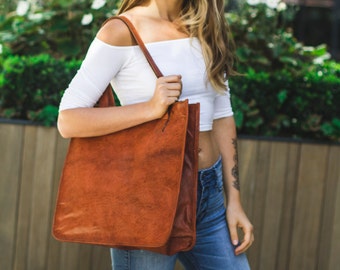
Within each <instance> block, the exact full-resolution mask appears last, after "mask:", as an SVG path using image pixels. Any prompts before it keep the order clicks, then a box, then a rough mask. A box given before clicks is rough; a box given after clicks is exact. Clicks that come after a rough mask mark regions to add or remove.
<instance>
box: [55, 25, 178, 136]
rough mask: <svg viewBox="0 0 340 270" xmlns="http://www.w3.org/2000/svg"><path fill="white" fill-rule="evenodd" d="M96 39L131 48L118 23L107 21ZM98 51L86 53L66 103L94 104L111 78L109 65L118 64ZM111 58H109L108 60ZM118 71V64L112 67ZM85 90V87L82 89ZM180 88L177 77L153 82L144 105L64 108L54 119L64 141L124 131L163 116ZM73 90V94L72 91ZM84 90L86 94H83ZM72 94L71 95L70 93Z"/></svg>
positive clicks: (124, 26) (125, 30) (124, 29)
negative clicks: (148, 97) (151, 94)
mask: <svg viewBox="0 0 340 270" xmlns="http://www.w3.org/2000/svg"><path fill="white" fill-rule="evenodd" d="M97 38H98V39H99V40H101V41H102V42H104V43H106V44H108V45H112V46H131V45H133V44H134V43H133V40H132V37H131V34H130V31H129V29H128V28H127V27H126V25H125V23H123V22H122V21H120V20H111V21H109V22H107V23H106V24H105V25H104V26H103V27H102V28H101V29H100V31H99V32H98V34H97ZM102 51H103V50H102V48H99V49H98V48H93V49H92V51H91V53H88V55H87V56H86V58H85V60H84V63H85V64H84V63H83V65H82V67H81V70H80V71H81V72H78V73H77V75H76V76H78V77H75V78H74V79H73V81H72V82H73V84H72V83H71V84H72V85H73V88H72V89H68V90H66V91H71V92H67V94H68V95H67V99H68V100H67V101H68V102H70V99H71V103H72V104H78V103H79V102H78V101H80V100H84V98H85V100H86V101H87V103H86V104H91V103H93V104H95V103H96V101H97V100H94V99H96V96H98V95H100V91H101V90H100V89H102V91H104V89H103V88H105V87H106V86H107V84H108V83H109V81H110V80H111V79H112V76H113V73H114V72H117V71H118V70H116V71H115V70H112V66H113V65H112V62H114V61H115V60H116V62H117V61H118V59H117V58H119V56H117V58H115V57H116V56H112V55H110V54H109V55H106V54H104V53H103V52H102ZM111 58H112V59H111ZM116 66H117V68H116V69H118V67H119V65H116ZM86 87H88V88H87V89H86ZM181 89H182V83H181V76H179V75H173V76H166V77H161V78H159V79H157V81H156V88H155V91H154V95H153V97H152V98H151V99H150V100H149V101H146V102H142V103H138V104H133V105H128V106H121V107H107V108H92V107H90V106H89V107H87V105H86V106H79V107H81V108H77V107H72V108H69V107H66V108H65V109H62V110H61V111H60V113H59V117H58V129H59V132H60V134H61V135H62V136H63V137H65V138H70V137H91V136H99V135H105V134H109V133H112V132H116V131H119V130H122V129H126V128H129V127H132V126H136V125H138V124H141V123H144V122H147V121H150V120H154V119H157V118H160V117H162V116H163V114H164V113H165V111H166V110H167V108H168V106H169V105H170V104H172V103H174V102H175V101H176V100H177V98H178V96H179V95H180V92H181ZM73 91H74V92H73ZM86 91H88V93H89V94H88V95H85V93H86ZM70 93H72V94H70Z"/></svg>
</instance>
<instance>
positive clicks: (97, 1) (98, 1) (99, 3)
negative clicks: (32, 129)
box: [91, 0, 106, 9]
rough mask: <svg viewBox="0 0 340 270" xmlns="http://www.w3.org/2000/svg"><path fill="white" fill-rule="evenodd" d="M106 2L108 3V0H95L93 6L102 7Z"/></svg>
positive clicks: (95, 7) (94, 7)
mask: <svg viewBox="0 0 340 270" xmlns="http://www.w3.org/2000/svg"><path fill="white" fill-rule="evenodd" d="M105 4H106V0H94V1H93V2H92V6H91V8H92V9H100V8H102V7H103V6H105Z"/></svg>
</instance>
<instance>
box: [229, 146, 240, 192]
mask: <svg viewBox="0 0 340 270" xmlns="http://www.w3.org/2000/svg"><path fill="white" fill-rule="evenodd" d="M232 144H233V145H234V149H235V155H234V162H235V165H234V167H233V168H232V169H231V174H232V176H233V177H234V181H233V187H234V188H235V189H237V190H238V191H240V179H239V174H238V154H237V139H232Z"/></svg>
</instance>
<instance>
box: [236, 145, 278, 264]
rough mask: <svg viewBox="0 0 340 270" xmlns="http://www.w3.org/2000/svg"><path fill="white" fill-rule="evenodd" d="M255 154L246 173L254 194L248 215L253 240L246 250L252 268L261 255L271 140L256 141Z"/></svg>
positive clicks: (258, 261)
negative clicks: (248, 172) (253, 166)
mask: <svg viewBox="0 0 340 270" xmlns="http://www.w3.org/2000/svg"><path fill="white" fill-rule="evenodd" d="M255 143H257V144H258V146H257V154H256V155H254V156H253V162H254V164H255V170H254V171H253V172H252V173H251V174H250V175H248V177H247V182H248V183H249V182H254V195H253V201H252V210H251V213H252V215H251V216H250V217H249V218H250V220H251V222H252V224H253V226H254V235H255V239H257V240H255V242H254V243H253V245H252V247H251V249H250V250H249V252H248V258H249V262H250V265H251V268H252V269H259V266H260V256H261V240H259V239H261V236H262V235H263V224H264V219H265V217H264V209H265V203H266V201H265V194H266V192H267V182H268V171H269V162H268V157H269V156H270V152H271V146H272V143H271V142H266V141H258V142H255ZM242 166H243V165H242Z"/></svg>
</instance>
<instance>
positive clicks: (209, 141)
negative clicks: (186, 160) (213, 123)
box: [198, 131, 220, 170]
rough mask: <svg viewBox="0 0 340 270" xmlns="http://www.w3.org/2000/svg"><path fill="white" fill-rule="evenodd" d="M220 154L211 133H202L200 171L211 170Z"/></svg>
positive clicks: (200, 137)
mask: <svg viewBox="0 0 340 270" xmlns="http://www.w3.org/2000/svg"><path fill="white" fill-rule="evenodd" d="M219 155H220V153H219V151H218V148H217V146H216V143H214V139H213V134H212V132H211V131H204V132H200V135H199V149H198V169H199V170H201V169H205V168H209V167H211V166H212V165H214V164H215V162H216V161H217V159H218V157H219Z"/></svg>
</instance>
